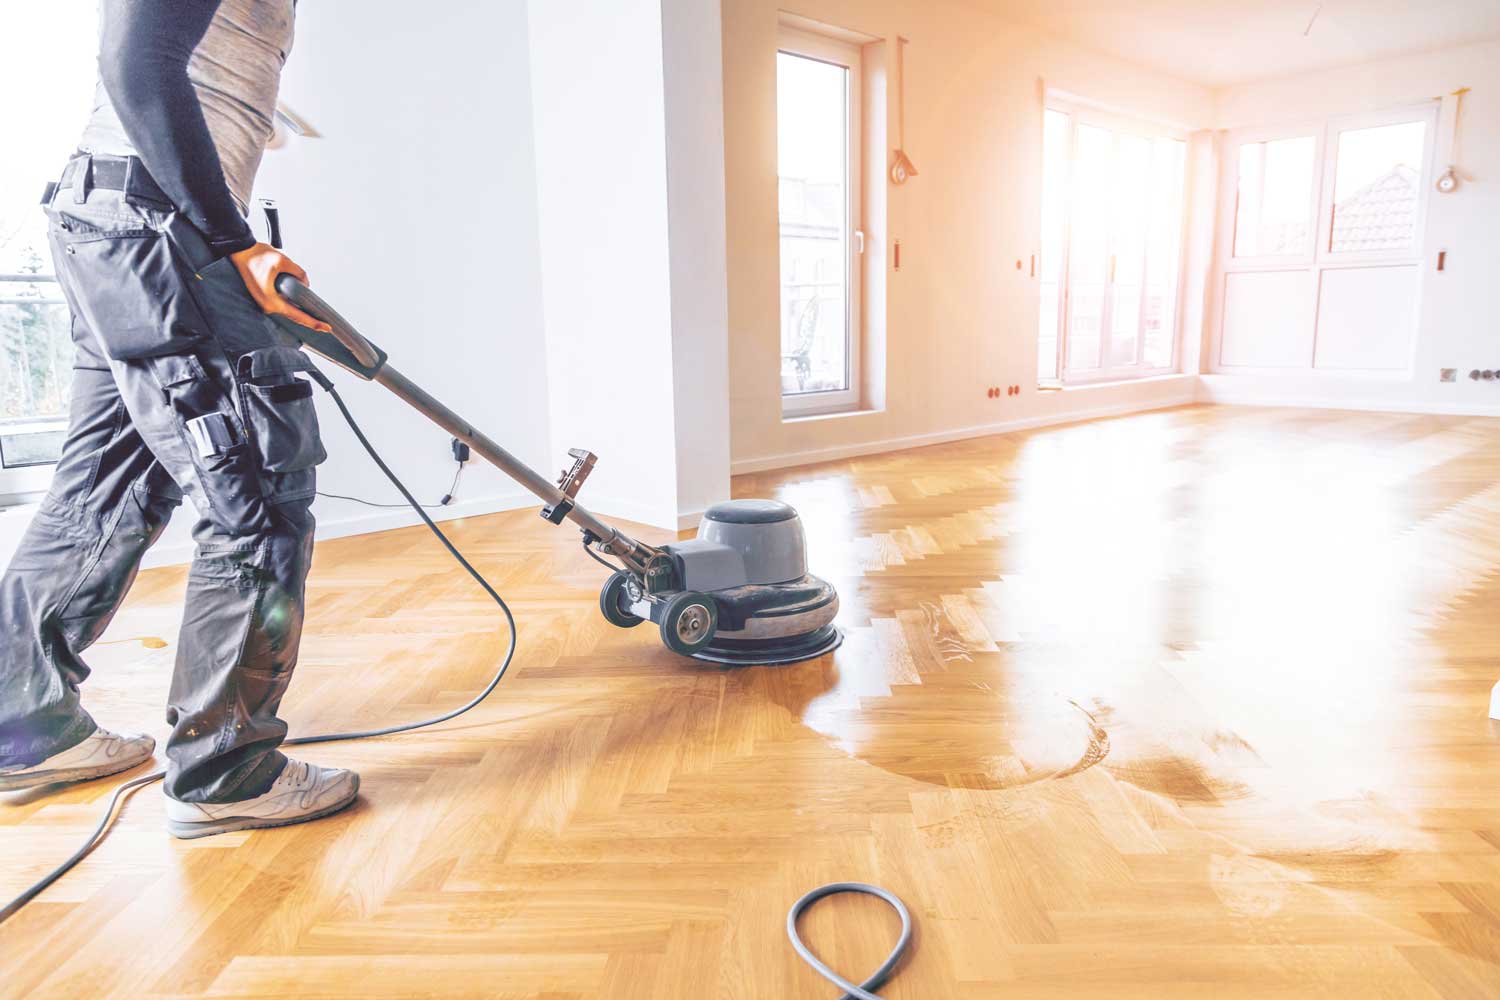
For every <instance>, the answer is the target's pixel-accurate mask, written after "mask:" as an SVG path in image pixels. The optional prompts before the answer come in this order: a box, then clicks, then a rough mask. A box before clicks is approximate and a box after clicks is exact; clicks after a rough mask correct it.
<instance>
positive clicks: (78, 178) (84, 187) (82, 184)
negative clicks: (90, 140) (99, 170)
mask: <svg viewBox="0 0 1500 1000" xmlns="http://www.w3.org/2000/svg"><path fill="white" fill-rule="evenodd" d="M93 177H94V157H93V156H92V155H91V154H89V153H85V154H83V162H82V163H80V164H79V165H78V170H77V171H75V172H74V174H73V203H74V204H75V205H82V204H83V203H84V202H85V201H88V197H89V182H90V181H91V180H93Z"/></svg>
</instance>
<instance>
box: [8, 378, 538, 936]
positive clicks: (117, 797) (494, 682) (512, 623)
mask: <svg viewBox="0 0 1500 1000" xmlns="http://www.w3.org/2000/svg"><path fill="white" fill-rule="evenodd" d="M319 384H320V385H322V386H323V388H324V389H325V390H327V392H328V394H329V395H330V396H332V397H333V401H334V403H335V404H336V405H337V406H338V408H339V412H340V413H342V414H343V415H344V419H345V420H346V421H348V423H349V429H350V430H352V431H354V436H355V437H356V438H358V439H359V443H360V444H361V445H363V446H364V449H365V451H366V452H368V453H369V455H370V458H372V459H374V461H375V464H376V465H377V466H379V468H380V471H381V472H383V473H385V476H386V478H387V479H389V480H390V481H391V483H392V485H394V486H395V487H396V489H397V490H398V491H399V492H400V493H401V495H402V496H403V497H405V498H406V502H407V504H409V505H410V506H411V508H412V509H413V510H415V511H416V512H417V516H418V517H420V518H421V519H422V522H423V523H424V524H426V525H427V528H428V530H430V531H431V532H432V533H433V534H434V535H436V536H437V539H438V541H440V542H442V543H443V547H444V548H445V549H447V550H448V554H449V555H451V556H453V558H454V559H455V560H456V561H457V562H458V564H459V565H460V566H462V567H463V568H464V570H465V572H467V573H468V574H469V575H470V576H471V577H473V578H474V580H475V582H477V583H478V584H479V585H480V586H481V587H483V588H484V592H485V593H486V594H489V595H490V598H491V599H493V600H494V602H495V603H496V604H498V605H499V606H500V610H501V612H503V613H504V615H505V621H506V624H507V625H508V626H509V628H510V644H509V646H507V647H506V650H505V658H504V659H503V660H501V662H500V669H499V670H497V671H495V676H494V677H492V678H490V682H489V684H487V685H486V686H485V688H484V690H483V691H481V692H480V693H479V694H478V695H476V696H475V697H474V698H472V699H470V700H469V701H468V702H467V703H466V704H464V705H463V706H462V707H460V708H456V709H454V710H453V711H451V712H447V713H445V714H443V715H439V716H437V717H436V718H432V719H423V720H421V721H419V722H407V723H402V724H400V725H395V726H387V727H385V728H383V729H367V730H363V731H361V732H354V733H327V734H324V735H321V736H299V737H296V738H295V739H289V740H286V741H284V742H283V743H282V746H288V747H290V746H305V745H306V744H309V743H333V742H336V741H340V740H362V739H367V738H369V737H372V736H390V735H392V734H394V733H405V732H410V731H411V730H413V729H424V728H426V727H428V726H435V725H437V724H438V723H440V722H447V721H448V720H450V719H454V718H457V717H458V716H460V715H463V714H464V713H465V712H467V711H469V710H470V709H471V708H474V707H475V706H476V705H478V704H479V703H480V702H482V701H484V700H485V699H486V698H488V697H489V696H490V694H491V692H493V691H494V690H495V688H496V687H497V686H498V685H499V684H500V681H501V679H502V678H504V677H505V672H506V671H507V670H509V669H510V663H511V660H512V659H514V658H515V655H516V619H515V616H514V615H512V614H511V611H510V607H509V605H507V604H506V603H505V599H504V598H502V597H501V596H500V595H499V594H498V593H496V592H495V588H494V587H492V586H490V583H489V581H488V580H486V579H485V578H484V577H483V576H482V575H480V573H479V571H478V570H477V569H475V568H474V567H473V566H472V565H471V564H470V563H469V561H468V560H467V559H465V558H464V556H463V553H461V552H459V551H458V549H457V548H455V547H454V545H453V543H452V542H450V541H449V540H448V536H446V535H444V534H443V532H442V530H441V529H440V528H439V527H438V526H437V525H436V524H435V523H434V522H433V520H432V518H430V517H428V516H427V512H426V511H425V510H423V509H422V505H421V504H420V503H418V502H417V499H416V498H415V497H413V496H412V495H411V492H410V491H409V490H407V488H406V485H405V484H404V483H402V482H401V480H400V478H399V477H397V475H396V474H395V473H394V472H392V471H391V468H390V466H388V465H386V464H385V461H384V460H383V459H382V458H381V457H380V454H379V453H378V452H377V451H376V450H375V446H374V445H372V444H370V440H369V438H367V437H365V434H364V431H362V430H360V428H359V424H358V423H357V422H356V421H355V419H354V415H353V414H352V413H350V412H349V408H348V407H347V406H345V405H344V401H343V399H342V398H340V396H339V394H338V390H336V389H334V388H333V386H332V384H331V383H329V382H327V381H326V380H320V381H319ZM460 470H462V466H460ZM454 482H455V483H456V482H457V478H456V477H455V479H454ZM165 776H166V771H156V772H154V773H152V774H146V775H142V776H141V777H139V778H132V779H131V780H129V781H127V782H125V783H124V784H122V785H121V786H120V787H118V788H116V789H115V791H114V794H113V795H112V796H110V800H109V805H108V806H107V807H106V808H105V810H104V815H103V816H102V817H100V819H99V825H98V826H97V827H95V828H94V832H93V833H91V834H89V836H88V839H87V840H85V841H84V843H83V845H82V846H81V847H79V848H78V850H77V851H74V852H73V855H72V856H71V857H69V858H68V860H66V861H64V862H63V863H62V864H60V865H58V866H57V867H56V868H54V869H52V871H50V872H48V873H47V874H46V875H44V876H42V878H40V879H39V880H37V881H36V882H35V883H33V884H32V885H31V886H29V887H28V888H26V889H25V890H23V891H22V892H21V894H20V895H19V896H17V897H16V898H15V899H12V900H11V901H10V902H8V903H6V904H5V906H4V907H0V924H3V923H4V922H5V921H6V920H8V919H10V918H11V917H12V916H14V915H15V914H16V913H17V912H18V911H19V910H20V909H21V907H23V906H25V905H26V904H27V903H29V902H31V901H32V900H33V899H35V898H36V897H37V896H39V895H41V893H42V892H43V891H44V890H45V889H46V888H47V887H48V886H50V885H51V884H52V883H54V882H56V881H57V880H58V879H60V878H62V877H63V876H64V875H66V874H67V873H68V871H69V870H71V869H72V868H73V867H74V866H75V865H77V864H78V863H79V862H80V861H82V860H83V859H84V858H85V857H87V856H88V854H89V852H90V851H92V850H93V849H94V848H95V847H98V846H99V844H100V842H101V841H102V840H103V839H104V837H105V835H106V834H108V832H109V826H110V822H111V820H112V819H113V818H114V816H115V811H116V807H117V806H118V805H119V804H120V802H121V801H122V800H123V798H124V796H125V793H126V792H129V791H131V790H132V789H135V788H140V787H141V786H143V785H149V784H151V783H152V782H154V781H158V780H160V779H161V778H163V777H165Z"/></svg>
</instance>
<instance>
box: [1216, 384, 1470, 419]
mask: <svg viewBox="0 0 1500 1000" xmlns="http://www.w3.org/2000/svg"><path fill="white" fill-rule="evenodd" d="M1234 381H1235V376H1222V375H1220V376H1212V375H1209V376H1203V377H1202V378H1200V379H1199V386H1200V388H1199V392H1198V399H1199V400H1200V401H1201V402H1204V403H1220V404H1225V405H1230V406H1286V407H1304V408H1306V409H1311V410H1358V411H1360V412H1364V413H1430V414H1432V415H1434V416H1454V417H1500V403H1456V402H1455V403H1444V402H1437V401H1430V400H1391V399H1371V398H1361V397H1357V396H1355V397H1344V396H1324V395H1317V394H1315V393H1300V392H1287V391H1284V390H1277V389H1263V388H1258V387H1256V386H1247V385H1235V384H1232V383H1233V382H1234Z"/></svg>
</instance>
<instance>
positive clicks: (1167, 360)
mask: <svg viewBox="0 0 1500 1000" xmlns="http://www.w3.org/2000/svg"><path fill="white" fill-rule="evenodd" d="M1154 145H1155V147H1156V148H1155V149H1154V150H1153V153H1154V157H1155V158H1154V160H1153V161H1152V168H1151V192H1150V202H1151V215H1150V231H1149V233H1148V235H1147V241H1148V242H1147V249H1146V307H1145V311H1144V315H1145V325H1146V328H1145V330H1144V336H1145V341H1146V343H1145V352H1144V355H1143V357H1142V361H1143V363H1144V364H1145V366H1146V367H1147V368H1167V367H1169V366H1170V365H1171V364H1172V345H1173V341H1174V337H1175V334H1176V332H1177V272H1178V268H1179V267H1180V265H1181V260H1180V257H1181V252H1182V211H1183V208H1182V202H1183V180H1184V171H1185V170H1186V166H1187V143H1185V142H1181V141H1178V140H1176V139H1158V140H1156V142H1155V144H1154Z"/></svg>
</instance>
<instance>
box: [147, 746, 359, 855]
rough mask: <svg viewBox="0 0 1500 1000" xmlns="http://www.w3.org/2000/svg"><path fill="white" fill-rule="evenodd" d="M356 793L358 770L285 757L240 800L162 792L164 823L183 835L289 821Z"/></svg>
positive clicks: (329, 809)
mask: <svg viewBox="0 0 1500 1000" xmlns="http://www.w3.org/2000/svg"><path fill="white" fill-rule="evenodd" d="M358 794H359V775H357V774H355V773H354V772H353V771H346V770H344V769H342V768H337V767H318V766H317V765H316V764H308V763H306V762H304V761H300V760H289V761H287V762H286V767H284V768H282V770H281V774H280V775H279V776H278V777H277V778H276V780H275V781H274V782H273V783H272V784H271V787H270V788H268V789H266V791H265V793H264V794H262V795H257V796H256V797H255V798H253V799H242V800H241V801H239V802H179V801H177V800H176V799H174V798H172V797H171V796H168V797H167V829H169V830H171V831H172V836H174V837H180V838H181V839H183V840H192V839H194V838H196V837H212V836H213V835H214V834H216V833H232V832H233V831H235V830H258V829H260V828H262V827H268V826H291V825H292V824H293V823H306V822H307V821H308V820H313V819H321V818H322V817H324V816H328V815H330V814H332V813H336V812H338V811H339V810H340V809H343V808H345V807H346V806H348V805H349V804H350V803H352V802H353V801H354V799H355V796H357V795H358Z"/></svg>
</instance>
